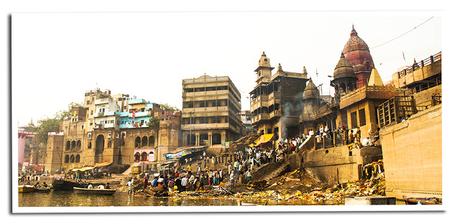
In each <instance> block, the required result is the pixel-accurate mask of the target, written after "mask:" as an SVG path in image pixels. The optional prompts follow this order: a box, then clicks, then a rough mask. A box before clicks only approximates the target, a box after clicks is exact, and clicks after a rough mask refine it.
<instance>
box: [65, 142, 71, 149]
mask: <svg viewBox="0 0 460 224" xmlns="http://www.w3.org/2000/svg"><path fill="white" fill-rule="evenodd" d="M69 149H70V141H67V142H66V143H65V150H69Z"/></svg>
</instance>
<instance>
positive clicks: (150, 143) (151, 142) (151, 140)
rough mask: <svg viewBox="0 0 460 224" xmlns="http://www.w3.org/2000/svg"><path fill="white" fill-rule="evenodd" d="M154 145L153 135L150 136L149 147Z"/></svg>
mask: <svg viewBox="0 0 460 224" xmlns="http://www.w3.org/2000/svg"><path fill="white" fill-rule="evenodd" d="M154 144H155V137H153V135H151V136H150V137H149V146H153V145H154Z"/></svg>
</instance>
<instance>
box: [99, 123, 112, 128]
mask: <svg viewBox="0 0 460 224" xmlns="http://www.w3.org/2000/svg"><path fill="white" fill-rule="evenodd" d="M114 127H115V124H113V123H109V124H95V125H94V129H104V128H114Z"/></svg>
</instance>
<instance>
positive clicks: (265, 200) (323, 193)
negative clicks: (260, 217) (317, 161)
mask: <svg viewBox="0 0 460 224" xmlns="http://www.w3.org/2000/svg"><path fill="white" fill-rule="evenodd" d="M300 174H301V173H300V172H299V171H298V170H296V171H293V172H290V173H288V174H285V175H283V176H281V177H278V178H274V180H271V181H270V182H269V184H267V185H268V187H266V188H265V190H263V191H252V192H241V193H237V194H235V197H236V198H240V199H241V200H244V201H248V202H253V203H257V204H311V205H314V204H325V205H337V204H344V203H345V198H346V197H361V196H376V195H385V179H384V175H383V173H381V174H379V175H377V176H376V177H375V178H374V177H373V178H371V179H369V180H361V181H357V182H349V183H342V184H336V185H334V186H332V187H327V186H323V185H322V184H321V182H320V181H319V180H318V179H317V178H315V177H314V176H313V175H312V174H311V172H308V171H307V172H305V173H304V174H303V175H308V178H303V179H302V178H301V177H300V176H299V175H300ZM272 181H273V183H272V184H270V183H271V182H272ZM260 184H261V183H259V185H260ZM253 188H254V189H256V188H255V187H253ZM259 189H260V186H259Z"/></svg>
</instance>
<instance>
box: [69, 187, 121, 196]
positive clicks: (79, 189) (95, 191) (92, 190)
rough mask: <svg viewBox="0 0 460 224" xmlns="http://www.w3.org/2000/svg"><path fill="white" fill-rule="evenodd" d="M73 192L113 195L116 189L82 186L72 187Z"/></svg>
mask: <svg viewBox="0 0 460 224" xmlns="http://www.w3.org/2000/svg"><path fill="white" fill-rule="evenodd" d="M73 190H74V192H75V193H79V194H98V195H113V194H114V193H115V192H116V191H117V190H116V189H98V188H83V187H74V188H73Z"/></svg>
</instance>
